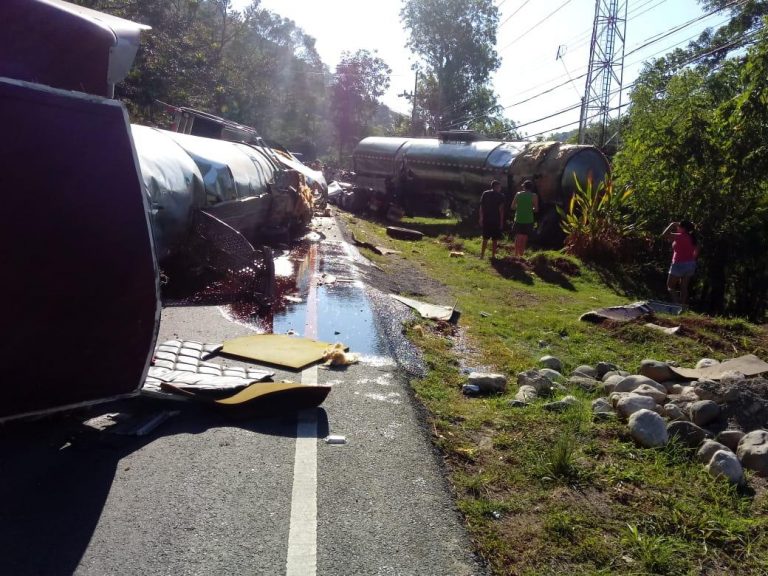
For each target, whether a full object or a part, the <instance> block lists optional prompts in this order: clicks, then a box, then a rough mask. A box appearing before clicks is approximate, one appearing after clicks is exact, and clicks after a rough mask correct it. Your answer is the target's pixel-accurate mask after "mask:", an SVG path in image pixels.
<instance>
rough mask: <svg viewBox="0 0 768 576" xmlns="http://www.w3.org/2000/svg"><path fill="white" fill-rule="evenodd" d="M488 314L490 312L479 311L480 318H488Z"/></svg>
mask: <svg viewBox="0 0 768 576" xmlns="http://www.w3.org/2000/svg"><path fill="white" fill-rule="evenodd" d="M489 316H490V314H489V313H488V312H480V317H481V318H488V317H489Z"/></svg>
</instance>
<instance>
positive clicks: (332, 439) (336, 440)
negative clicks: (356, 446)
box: [325, 434, 347, 444]
mask: <svg viewBox="0 0 768 576" xmlns="http://www.w3.org/2000/svg"><path fill="white" fill-rule="evenodd" d="M325 443H326V444H346V443H347V437H346V436H341V435H340V434H331V435H330V436H326V437H325Z"/></svg>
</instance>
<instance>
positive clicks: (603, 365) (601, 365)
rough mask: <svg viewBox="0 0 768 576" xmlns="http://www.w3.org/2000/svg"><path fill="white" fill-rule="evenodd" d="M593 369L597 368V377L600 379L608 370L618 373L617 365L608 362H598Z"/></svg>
mask: <svg viewBox="0 0 768 576" xmlns="http://www.w3.org/2000/svg"><path fill="white" fill-rule="evenodd" d="M595 370H597V379H598V380H602V379H603V376H605V375H606V374H607V373H608V372H617V373H618V370H619V367H618V366H616V364H611V363H610V362H598V363H597V366H595Z"/></svg>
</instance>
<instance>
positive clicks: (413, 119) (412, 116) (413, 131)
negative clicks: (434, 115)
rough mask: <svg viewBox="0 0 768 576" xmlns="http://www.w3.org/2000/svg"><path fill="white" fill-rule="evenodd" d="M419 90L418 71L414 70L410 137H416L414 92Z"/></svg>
mask: <svg viewBox="0 0 768 576" xmlns="http://www.w3.org/2000/svg"><path fill="white" fill-rule="evenodd" d="M418 88H419V71H418V70H416V79H415V80H414V81H413V109H412V110H411V136H416V90H418Z"/></svg>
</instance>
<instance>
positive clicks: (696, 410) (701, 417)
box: [688, 400, 720, 426]
mask: <svg viewBox="0 0 768 576" xmlns="http://www.w3.org/2000/svg"><path fill="white" fill-rule="evenodd" d="M688 416H689V417H690V419H691V422H693V423H694V424H696V425H697V426H706V425H707V424H709V423H711V422H714V421H715V420H717V418H718V417H719V416H720V406H718V405H717V402H713V401H712V400H699V401H698V402H694V403H693V404H691V405H690V406H689V407H688Z"/></svg>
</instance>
